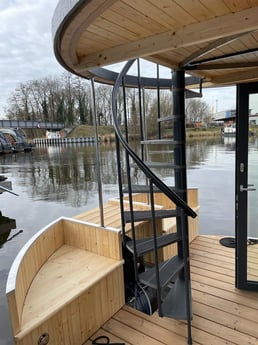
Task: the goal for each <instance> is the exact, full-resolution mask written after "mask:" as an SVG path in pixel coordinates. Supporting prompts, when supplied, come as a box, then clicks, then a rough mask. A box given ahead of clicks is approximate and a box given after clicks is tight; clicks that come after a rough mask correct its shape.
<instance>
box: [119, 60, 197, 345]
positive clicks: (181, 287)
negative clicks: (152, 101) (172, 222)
mask: <svg viewBox="0 0 258 345" xmlns="http://www.w3.org/2000/svg"><path fill="white" fill-rule="evenodd" d="M136 62H137V71H138V72H137V73H138V76H137V84H138V85H136V86H135V87H136V90H137V93H138V113H139V114H138V115H139V121H140V126H139V129H140V133H139V137H140V145H139V146H140V152H136V150H134V149H133V148H132V146H131V144H130V135H129V130H128V128H129V126H128V110H127V106H126V99H127V95H126V92H127V89H126V83H127V82H128V77H127V73H128V71H129V70H130V68H131V66H132V65H133V64H134V63H136ZM142 80H143V79H142V77H141V75H140V66H139V60H131V61H129V62H127V64H126V65H125V67H124V68H123V70H122V71H121V73H120V74H119V75H118V77H117V79H116V81H115V84H114V88H113V94H112V108H113V121H114V126H115V130H116V145H117V166H118V176H119V192H120V209H121V218H122V226H123V229H122V230H123V250H124V253H125V252H126V253H127V255H125V260H127V259H126V258H128V253H130V254H131V257H132V265H133V271H134V279H133V281H132V282H131V283H132V285H133V288H132V295H133V300H134V303H135V304H134V305H135V306H136V308H141V307H139V306H140V305H141V304H143V303H144V302H143V300H145V303H146V299H147V304H148V306H149V308H148V307H147V311H146V308H145V312H147V313H151V312H152V303H151V299H153V298H154V300H155V303H156V307H157V311H158V313H159V315H160V316H161V317H170V318H175V319H180V320H186V321H187V324H188V343H189V344H191V343H192V339H191V318H192V312H191V309H192V308H191V280H190V262H189V245H188V243H189V242H188V216H190V217H193V218H194V217H196V213H195V212H194V211H193V210H192V209H191V208H190V207H189V206H188V205H187V184H186V158H185V114H184V106H185V105H184V98H185V95H186V97H197V96H200V93H193V92H191V91H187V90H186V89H185V80H186V79H185V76H184V72H183V71H176V72H175V73H173V76H172V80H171V88H172V90H173V109H172V110H171V113H172V115H171V116H169V117H165V118H164V117H162V114H161V113H160V90H161V85H162V81H161V79H160V78H159V67H158V66H157V77H156V79H155V81H154V82H152V83H154V84H156V90H157V100H158V102H157V127H158V130H157V133H158V135H157V138H155V139H153V138H151V139H150V140H149V139H148V138H147V134H146V122H145V116H144V108H145V104H144V87H143V86H142ZM121 91H122V94H123V100H124V109H123V115H124V116H123V117H124V121H123V128H121V125H120V124H119V121H118V111H117V102H118V97H119V93H120V95H121ZM120 122H121V121H120ZM162 122H163V123H164V122H167V123H170V124H171V125H170V128H171V131H172V130H173V133H171V134H172V135H171V137H172V138H173V139H167V138H163V137H162V130H161V126H160V124H161V123H162ZM160 145H162V147H164V145H165V146H166V147H167V148H168V150H169V151H170V152H171V147H172V148H173V150H172V152H173V156H174V159H173V161H166V162H165V163H164V161H163V162H162V163H159V162H157V161H156V162H154V161H151V159H150V158H151V157H152V153H153V152H154V153H155V154H156V156H157V155H159V149H158V148H159V146H160ZM153 147H154V149H152V148H153ZM160 147H161V146H160ZM153 150H154V151H153ZM122 154H124V155H125V162H126V164H125V166H122V164H121V161H123V160H122V159H121V155H122ZM171 156H172V155H170V157H171ZM170 160H171V159H170ZM159 168H169V169H171V174H172V175H174V186H168V185H167V184H165V183H164V182H163V181H162V180H161V178H159V177H158V173H157V171H158V169H159ZM135 169H137V171H141V174H142V176H143V177H142V179H141V181H144V183H135V181H134V180H135V179H134V177H133V173H134V171H135ZM137 193H143V194H145V195H146V196H147V200H148V206H149V208H148V209H147V210H139V209H137V207H135V202H134V196H135V195H136V194H137ZM156 193H164V194H165V195H166V197H168V198H169V199H170V200H171V201H172V202H174V204H175V205H176V208H175V209H160V208H158V207H157V205H156V204H155V195H156ZM125 202H126V203H127V205H128V203H129V210H128V207H126V206H125ZM172 217H175V218H176V229H177V230H176V232H175V233H168V234H161V235H160V233H158V232H157V226H156V220H157V219H163V218H172ZM142 221H148V224H150V227H151V231H150V233H151V236H148V237H146V238H141V239H138V237H137V229H136V224H137V222H142ZM127 223H130V227H131V229H132V233H131V237H130V238H128V236H127V235H126V224H127ZM172 243H176V244H177V254H176V255H174V256H172V257H170V258H169V259H167V260H162V259H161V258H160V255H159V250H160V249H161V248H163V247H166V246H168V245H171V244H172ZM150 252H152V255H153V258H154V259H153V262H152V264H151V265H144V262H143V260H144V259H143V258H144V255H146V254H147V253H150ZM142 265H143V267H144V268H143V267H142ZM126 269H128V267H127V268H126ZM150 296H151V297H150ZM153 296H154V297H153ZM139 299H140V301H139Z"/></svg>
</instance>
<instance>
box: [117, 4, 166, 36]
mask: <svg viewBox="0 0 258 345" xmlns="http://www.w3.org/2000/svg"><path fill="white" fill-rule="evenodd" d="M112 11H113V12H115V13H119V14H121V13H126V18H127V19H128V20H131V22H132V23H133V24H134V23H136V24H139V23H140V25H141V26H142V28H143V29H145V30H147V31H149V32H153V30H154V31H155V32H163V31H164V25H160V24H159V23H158V22H156V21H153V20H152V19H151V18H149V17H148V16H146V14H144V13H141V12H139V11H135V9H134V8H132V7H131V6H128V5H127V4H125V3H123V2H122V1H117V2H116V3H115V4H114V5H113V6H112ZM150 28H151V29H150Z"/></svg>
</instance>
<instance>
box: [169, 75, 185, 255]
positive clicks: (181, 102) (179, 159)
mask: <svg viewBox="0 0 258 345" xmlns="http://www.w3.org/2000/svg"><path fill="white" fill-rule="evenodd" d="M172 80H173V117H174V126H173V132H174V133H173V134H174V164H175V167H176V169H175V188H176V190H177V192H178V193H179V194H180V196H181V198H182V199H183V200H184V201H186V202H187V180H186V153H185V141H186V128H185V73H184V70H176V71H173V77H172ZM184 223H185V224H186V225H187V221H186V222H184ZM177 224H178V225H177V231H178V232H179V233H180V234H181V232H182V231H185V232H187V229H182V224H181V217H180V216H179V217H177ZM179 255H180V256H183V253H182V248H180V247H179Z"/></svg>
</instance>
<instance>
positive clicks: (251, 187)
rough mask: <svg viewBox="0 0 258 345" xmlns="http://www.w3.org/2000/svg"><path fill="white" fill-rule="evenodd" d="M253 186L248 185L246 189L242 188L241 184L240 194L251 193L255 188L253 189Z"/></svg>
mask: <svg viewBox="0 0 258 345" xmlns="http://www.w3.org/2000/svg"><path fill="white" fill-rule="evenodd" d="M253 186H254V185H253V184H249V185H248V186H247V187H244V186H243V185H242V184H241V185H240V192H253V191H255V190H256V188H253Z"/></svg>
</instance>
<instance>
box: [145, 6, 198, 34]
mask: <svg viewBox="0 0 258 345" xmlns="http://www.w3.org/2000/svg"><path fill="white" fill-rule="evenodd" d="M149 1H150V2H151V3H152V4H153V5H154V6H158V7H159V9H160V10H161V11H162V12H163V13H166V16H167V17H168V19H167V21H166V22H167V23H168V24H169V25H170V26H169V28H171V25H173V27H175V28H178V27H182V26H184V25H189V24H193V23H195V22H196V19H195V18H194V17H193V16H192V15H191V14H189V13H188V12H187V11H185V10H184V9H183V8H182V7H181V6H179V5H178V4H177V3H176V1H173V0H172V1H171V0H158V1H157V0H149Z"/></svg>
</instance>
